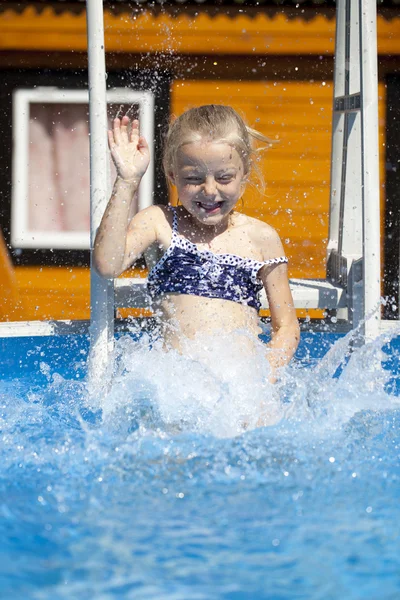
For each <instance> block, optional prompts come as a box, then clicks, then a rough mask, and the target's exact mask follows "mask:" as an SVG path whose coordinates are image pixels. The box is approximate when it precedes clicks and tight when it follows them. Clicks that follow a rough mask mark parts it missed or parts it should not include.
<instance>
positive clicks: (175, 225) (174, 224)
mask: <svg viewBox="0 0 400 600" xmlns="http://www.w3.org/2000/svg"><path fill="white" fill-rule="evenodd" d="M171 210H172V231H173V232H174V233H178V214H177V212H176V207H175V206H171Z"/></svg>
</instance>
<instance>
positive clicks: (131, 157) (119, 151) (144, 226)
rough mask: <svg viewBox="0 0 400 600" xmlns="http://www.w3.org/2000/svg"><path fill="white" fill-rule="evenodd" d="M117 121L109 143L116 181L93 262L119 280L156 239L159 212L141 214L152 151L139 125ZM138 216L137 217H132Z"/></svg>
mask: <svg viewBox="0 0 400 600" xmlns="http://www.w3.org/2000/svg"><path fill="white" fill-rule="evenodd" d="M129 125H130V120H129V118H128V117H123V118H122V120H121V121H120V119H114V123H113V129H112V131H109V132H108V144H109V148H110V151H111V156H112V158H113V161H114V164H115V167H116V169H117V179H116V180H115V184H114V188H113V192H112V195H111V198H110V201H109V202H108V205H107V208H106V210H105V212H104V215H103V218H102V220H101V223H100V226H99V228H98V230H97V233H96V238H95V241H94V252H93V262H94V265H95V267H96V269H97V271H98V272H99V273H100V274H101V275H103V277H117V276H118V275H120V274H121V273H122V272H123V271H125V270H126V269H127V268H128V267H129V266H130V265H131V264H132V263H133V262H134V261H135V260H136V259H137V258H138V257H139V256H140V255H141V254H143V252H144V251H145V250H146V249H147V248H148V247H149V246H150V245H151V244H152V243H153V242H155V241H156V239H157V233H156V225H155V221H156V220H157V219H156V217H157V216H158V215H157V209H156V208H155V207H150V208H148V209H146V210H145V211H142V212H140V213H138V214H136V213H137V210H138V206H137V200H138V189H139V184H140V181H141V179H142V177H143V175H144V173H145V172H146V169H147V167H148V164H149V160H150V156H149V148H148V145H147V142H146V140H145V139H144V138H143V137H142V136H140V135H139V123H138V121H133V122H132V125H131V128H130V131H129ZM133 215H135V216H133Z"/></svg>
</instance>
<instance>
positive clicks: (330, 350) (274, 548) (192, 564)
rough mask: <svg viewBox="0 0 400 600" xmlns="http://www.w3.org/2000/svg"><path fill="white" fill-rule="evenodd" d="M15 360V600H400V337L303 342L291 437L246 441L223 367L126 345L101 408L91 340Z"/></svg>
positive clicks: (1, 469)
mask: <svg viewBox="0 0 400 600" xmlns="http://www.w3.org/2000/svg"><path fill="white" fill-rule="evenodd" d="M0 344H1V357H2V361H1V368H0V401H1V402H0V406H1V411H0V419H1V460H0V534H1V545H0V552H1V555H0V598H1V599H10V600H11V599H13V600H14V599H16V600H19V599H21V600H30V599H40V600H41V599H43V600H44V599H46V600H50V599H51V600H58V599H67V598H68V599H75V598H76V599H79V600H85V599H88V600H89V599H90V600H93V599H94V600H113V599H117V598H118V599H119V598H121V599H131V598H132V599H135V600H142V599H161V600H164V599H165V600H169V599H171V600H172V599H173V600H181V599H182V600H187V599H195V600H200V599H204V600H213V599H232V600H239V599H247V598H248V599H259V600H262V599H266V600H267V599H268V600H297V599H299V600H300V599H304V600H310V599H315V600H317V599H323V600H336V599H346V600H353V599H368V600H375V599H376V600H378V599H379V600H395V599H398V598H400V525H399V523H400V510H399V499H400V434H399V430H400V398H399V396H400V386H399V378H400V367H399V353H400V337H396V336H393V337H392V339H389V337H387V338H385V339H381V340H378V341H376V342H374V343H371V344H367V345H366V346H364V347H362V348H356V349H355V350H354V352H353V353H352V354H351V355H350V354H349V353H348V347H349V340H348V338H346V337H343V336H338V335H336V336H334V335H332V334H327V333H324V334H312V333H308V334H303V336H302V342H301V346H300V348H299V351H298V353H297V355H296V360H295V361H294V362H293V365H292V366H291V368H290V369H289V370H288V372H287V373H286V375H285V376H284V377H283V378H282V382H281V383H280V384H278V389H279V397H280V402H281V408H280V410H281V411H282V413H281V416H282V419H281V420H280V421H279V422H278V423H277V424H275V425H273V426H270V427H263V428H256V429H252V430H250V429H249V430H247V431H245V432H244V433H241V434H240V435H238V434H235V435H233V434H229V431H228V430H227V428H226V422H227V420H229V414H228V412H227V410H228V409H229V406H230V402H232V403H233V405H234V406H239V405H240V402H241V401H242V400H243V403H246V402H247V403H249V402H250V403H251V398H253V397H256V399H257V398H258V396H257V393H258V392H257V390H252V389H251V382H250V380H249V381H246V377H247V375H246V373H245V372H244V371H243V372H240V373H231V374H230V377H233V379H234V378H235V377H241V378H242V379H244V382H245V384H246V385H245V387H244V388H243V390H242V389H241V388H240V386H239V388H240V389H239V388H238V384H237V383H235V384H234V385H235V386H236V387H234V388H233V387H230V384H229V381H227V379H226V378H224V373H225V371H224V372H221V373H219V371H218V369H217V366H218V368H220V364H225V363H224V359H225V357H224V356H219V360H215V363H216V366H215V369H214V371H213V370H211V371H207V372H206V371H204V370H202V369H201V368H200V367H199V366H198V365H197V363H196V361H195V360H192V361H190V360H185V359H183V358H182V359H180V360H181V362H180V363H179V360H178V365H177V370H176V371H174V368H175V367H174V365H173V364H172V363H168V362H166V359H165V357H164V362H163V359H162V357H160V354H157V352H155V351H154V352H153V351H150V350H148V349H146V348H145V347H144V345H141V344H139V343H137V342H135V340H134V338H133V337H132V335H128V334H126V335H123V336H121V337H120V339H119V340H118V342H117V354H118V360H117V367H116V373H115V377H114V381H113V385H112V386H111V388H109V389H107V390H104V392H103V394H102V396H101V397H96V398H93V396H92V395H90V393H89V392H88V389H87V381H86V360H87V352H88V340H87V338H86V337H84V336H76V337H72V336H61V337H54V338H19V339H15V338H14V339H3V340H0ZM230 360H231V357H228V358H227V359H226V364H227V365H228V367H229V364H230V362H229V361H230ZM234 381H237V382H238V381H239V379H237V380H235V379H234ZM261 387H262V386H261ZM238 389H239V391H237V390H238ZM249 390H250V391H249ZM236 392H237V393H236ZM249 394H250V395H249ZM262 394H264V395H265V396H268V394H272V395H273V394H274V392H273V391H271V390H270V389H269V388H268V386H266V387H265V388H262ZM271 397H272V396H271ZM215 398H217V400H215ZM210 407H211V408H210ZM216 407H218V410H217V408H216ZM247 409H248V406H247V407H246V410H247Z"/></svg>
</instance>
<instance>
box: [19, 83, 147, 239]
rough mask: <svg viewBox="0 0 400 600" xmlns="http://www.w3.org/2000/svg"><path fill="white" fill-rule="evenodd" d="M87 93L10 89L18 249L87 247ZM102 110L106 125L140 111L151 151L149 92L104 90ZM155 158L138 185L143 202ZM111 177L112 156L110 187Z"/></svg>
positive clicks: (112, 173)
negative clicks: (115, 118)
mask: <svg viewBox="0 0 400 600" xmlns="http://www.w3.org/2000/svg"><path fill="white" fill-rule="evenodd" d="M88 100H89V98H88V91H87V90H84V89H59V88H57V87H38V88H35V89H15V90H14V91H13V101H12V102H13V106H12V108H13V151H12V164H13V171H12V200H11V244H12V246H13V247H14V248H16V249H24V248H27V249H33V248H35V249H37V248H42V249H64V250H84V249H88V248H89V245H90V168H89V167H90V164H89V163H90V156H89V116H88V112H89V106H88ZM107 113H108V120H109V125H110V126H111V121H112V119H113V118H114V117H115V115H117V114H120V115H121V116H122V115H124V114H129V115H130V116H132V117H137V118H139V120H140V127H141V132H142V133H143V135H144V136H145V137H146V139H147V140H148V143H149V145H150V152H151V154H152V155H153V140H154V97H153V94H152V93H151V92H150V91H134V90H131V89H129V88H114V89H112V90H109V91H108V92H107ZM104 135H106V132H104ZM153 164H154V162H153V161H152V162H151V164H150V167H149V169H148V172H147V173H146V175H145V177H144V178H143V181H142V184H141V187H140V196H139V205H140V207H141V208H144V207H145V206H149V205H150V204H152V202H153V180H154V177H153V170H152V169H153ZM114 178H115V169H114V165H113V164H112V161H111V159H110V166H109V180H110V190H111V185H112V183H111V182H112V181H113V180H114Z"/></svg>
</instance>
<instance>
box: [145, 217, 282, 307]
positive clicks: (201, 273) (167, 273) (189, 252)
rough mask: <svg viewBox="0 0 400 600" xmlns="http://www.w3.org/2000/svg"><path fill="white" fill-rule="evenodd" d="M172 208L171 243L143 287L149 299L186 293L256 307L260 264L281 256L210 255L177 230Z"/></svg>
mask: <svg viewBox="0 0 400 600" xmlns="http://www.w3.org/2000/svg"><path fill="white" fill-rule="evenodd" d="M172 210H173V224H172V237H171V244H170V246H169V247H168V249H167V250H166V252H165V254H164V255H163V257H162V258H161V260H160V261H159V262H158V263H157V264H156V265H155V266H154V267H153V268H152V269H151V271H150V273H149V275H148V278H147V290H148V292H149V294H150V296H151V297H152V298H156V297H158V296H161V295H163V294H170V293H175V294H188V295H191V296H204V297H206V298H221V299H222V300H231V301H233V302H239V303H240V304H245V305H247V306H252V307H253V308H255V309H257V310H259V309H260V307H261V303H260V301H259V299H258V295H259V292H260V291H261V289H262V287H263V285H262V283H261V281H260V280H259V278H258V272H259V271H260V269H261V268H262V267H263V266H264V265H273V264H278V263H286V262H288V259H287V258H286V257H285V256H280V257H279V258H271V259H269V260H266V261H264V262H260V261H258V260H253V259H252V258H243V257H241V256H237V255H236V254H214V253H213V252H209V251H208V250H199V249H198V248H197V246H196V244H193V243H192V242H190V241H189V240H187V239H186V238H183V237H181V236H180V235H179V233H178V217H177V213H176V210H175V208H172Z"/></svg>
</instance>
